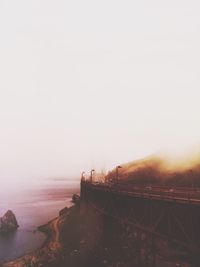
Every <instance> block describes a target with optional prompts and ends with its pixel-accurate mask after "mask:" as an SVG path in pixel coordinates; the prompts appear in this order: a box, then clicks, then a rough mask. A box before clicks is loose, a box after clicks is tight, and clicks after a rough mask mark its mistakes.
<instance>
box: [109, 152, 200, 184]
mask: <svg viewBox="0 0 200 267" xmlns="http://www.w3.org/2000/svg"><path fill="white" fill-rule="evenodd" d="M120 166H121V168H119V169H118V180H119V181H120V182H125V183H135V184H155V185H169V186H189V187H197V186H200V153H196V154H193V155H192V156H191V155H190V156H185V157H184V158H181V159H180V158H179V159H172V158H170V157H164V156H150V157H147V158H144V159H141V160H137V161H133V162H129V163H127V164H122V165H120ZM106 180H107V181H115V180H116V169H113V170H112V171H111V172H109V173H108V175H107V176H106Z"/></svg>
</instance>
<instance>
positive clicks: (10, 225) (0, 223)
mask: <svg viewBox="0 0 200 267" xmlns="http://www.w3.org/2000/svg"><path fill="white" fill-rule="evenodd" d="M18 227H19V225H18V223H17V219H16V217H15V214H14V213H13V212H12V211H11V210H8V211H7V212H6V213H5V214H4V216H3V217H1V218H0V233H1V232H9V231H12V230H16V229H17V228H18Z"/></svg>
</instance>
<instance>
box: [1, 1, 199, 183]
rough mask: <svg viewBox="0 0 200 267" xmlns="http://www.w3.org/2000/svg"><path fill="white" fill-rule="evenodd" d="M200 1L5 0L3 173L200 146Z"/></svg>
mask: <svg viewBox="0 0 200 267" xmlns="http://www.w3.org/2000/svg"><path fill="white" fill-rule="evenodd" d="M199 10H200V3H199V1H194V0H190V1H189V0H188V1H186V0H173V1H172V0H169V1H159V0H152V1H148V0H141V1H131V0H130V1H129V0H123V1H117V0H115V1H114V0H102V1H92V0H85V1H81V0H76V1H66V0H18V1H16V0H9V1H8V0H0V181H2V182H3V181H4V182H5V181H14V182H15V183H17V181H19V180H20V179H22V180H24V181H35V180H36V181H37V180H38V179H43V178H44V179H46V178H49V177H50V178H54V177H78V176H79V175H80V173H81V172H82V171H83V170H84V171H86V172H89V170H90V169H91V168H95V169H96V170H97V171H99V170H101V169H103V170H109V169H112V168H114V167H115V166H116V165H118V164H120V163H125V162H129V161H132V160H135V159H138V158H142V157H145V156H148V155H150V154H154V153H158V152H160V151H172V152H173V153H177V151H183V150H185V149H188V147H197V146H199V145H200V105H199V99H200V89H199V88H200V78H199V72H200V49H199V47H200V16H199Z"/></svg>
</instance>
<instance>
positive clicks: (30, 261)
mask: <svg viewBox="0 0 200 267" xmlns="http://www.w3.org/2000/svg"><path fill="white" fill-rule="evenodd" d="M72 207H73V206H72ZM70 209H71V207H70V208H68V209H67V212H70ZM61 224H62V215H61V216H60V215H59V216H57V217H56V218H54V219H52V220H50V221H48V222H47V223H46V224H43V225H40V226H38V227H37V230H38V231H40V232H42V233H44V235H45V236H46V238H45V240H44V242H43V244H42V245H41V246H40V247H38V248H37V249H35V250H34V251H32V252H29V253H27V254H26V253H25V254H24V255H22V256H20V257H17V258H15V259H13V260H9V261H5V262H3V263H1V264H0V266H1V267H26V266H27V265H32V266H34V264H36V263H39V262H48V261H49V260H50V261H51V262H52V261H53V260H55V259H56V255H57V254H58V253H59V251H60V250H61V248H62V245H61V242H60V227H61Z"/></svg>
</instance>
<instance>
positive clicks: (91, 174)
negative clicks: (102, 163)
mask: <svg viewBox="0 0 200 267" xmlns="http://www.w3.org/2000/svg"><path fill="white" fill-rule="evenodd" d="M94 171H95V170H93V169H92V170H91V171H90V182H91V183H92V178H93V177H92V176H93V172H94Z"/></svg>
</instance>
